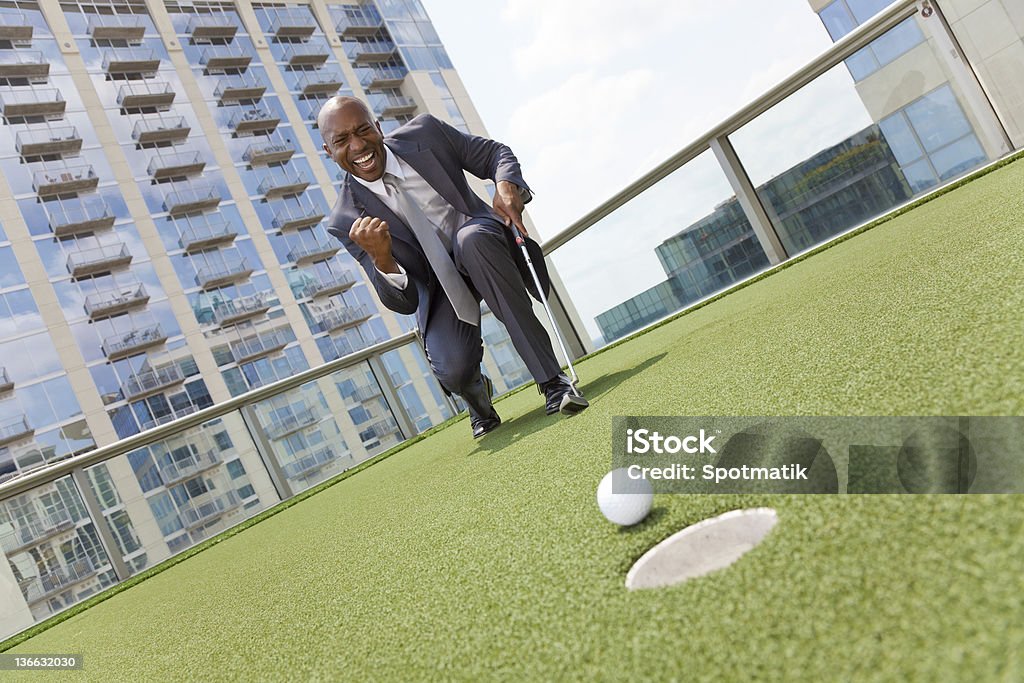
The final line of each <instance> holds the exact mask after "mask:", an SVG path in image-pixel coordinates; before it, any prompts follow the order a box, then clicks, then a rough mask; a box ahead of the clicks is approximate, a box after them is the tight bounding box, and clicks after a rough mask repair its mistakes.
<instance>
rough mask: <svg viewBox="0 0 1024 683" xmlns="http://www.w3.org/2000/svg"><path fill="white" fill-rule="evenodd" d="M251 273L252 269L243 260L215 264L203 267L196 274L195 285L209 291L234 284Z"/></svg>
mask: <svg viewBox="0 0 1024 683" xmlns="http://www.w3.org/2000/svg"><path fill="white" fill-rule="evenodd" d="M251 273H252V267H250V266H249V262H248V261H247V260H246V259H245V258H240V259H238V260H237V261H231V262H228V263H217V264H213V265H208V266H204V267H203V268H200V269H199V271H198V272H197V273H196V284H197V285H199V286H200V287H202V288H203V289H210V288H212V287H218V286H221V285H225V284H227V283H229V282H235V281H237V280H241V279H243V278H246V277H248V276H249V275H250V274H251Z"/></svg>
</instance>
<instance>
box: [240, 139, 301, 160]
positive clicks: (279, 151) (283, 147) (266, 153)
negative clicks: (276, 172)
mask: <svg viewBox="0 0 1024 683" xmlns="http://www.w3.org/2000/svg"><path fill="white" fill-rule="evenodd" d="M294 154H295V148H294V147H292V146H291V145H289V144H286V143H283V142H272V141H270V140H267V141H265V142H254V143H253V144H251V145H249V146H248V147H247V148H246V150H245V154H243V155H242V158H243V159H244V160H245V161H247V162H249V165H250V166H260V165H264V164H276V163H280V162H282V161H288V160H289V159H291V158H292V155H294Z"/></svg>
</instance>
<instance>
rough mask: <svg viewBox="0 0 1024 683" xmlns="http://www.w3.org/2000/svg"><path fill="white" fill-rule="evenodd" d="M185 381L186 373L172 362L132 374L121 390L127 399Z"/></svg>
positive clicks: (152, 392) (146, 394)
mask: <svg viewBox="0 0 1024 683" xmlns="http://www.w3.org/2000/svg"><path fill="white" fill-rule="evenodd" d="M184 381H185V374H184V373H183V372H182V371H181V369H180V368H178V366H177V365H173V364H172V365H166V366H164V367H162V368H152V369H149V370H143V371H142V372H139V373H136V374H134V375H131V376H130V377H129V378H128V379H127V380H125V383H124V384H123V385H121V391H122V392H123V393H124V397H125V398H126V399H129V400H132V399H137V398H142V397H143V396H148V395H149V394H154V393H156V392H158V391H163V390H164V389H167V388H169V387H173V386H175V385H176V384H181V383H182V382H184Z"/></svg>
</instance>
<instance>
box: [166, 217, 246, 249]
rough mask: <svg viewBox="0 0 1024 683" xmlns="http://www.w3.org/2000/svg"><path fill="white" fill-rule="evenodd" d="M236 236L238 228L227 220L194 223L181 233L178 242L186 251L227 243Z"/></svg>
mask: <svg viewBox="0 0 1024 683" xmlns="http://www.w3.org/2000/svg"><path fill="white" fill-rule="evenodd" d="M236 237H238V229H237V228H236V227H235V226H234V225H233V224H232V223H230V222H229V221H224V220H222V221H215V222H206V223H195V224H193V225H190V226H189V227H188V229H187V230H185V232H183V233H182V234H181V238H180V239H179V240H178V243H179V244H180V245H181V248H182V249H184V250H185V251H186V252H192V251H198V250H200V249H205V248H207V247H212V246H214V245H217V244H228V243H230V242H233V241H234V240H235V238H236Z"/></svg>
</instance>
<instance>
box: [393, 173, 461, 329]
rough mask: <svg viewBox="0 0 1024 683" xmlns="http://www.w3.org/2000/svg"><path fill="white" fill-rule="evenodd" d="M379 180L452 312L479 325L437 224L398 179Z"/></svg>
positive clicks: (394, 177)
mask: <svg viewBox="0 0 1024 683" xmlns="http://www.w3.org/2000/svg"><path fill="white" fill-rule="evenodd" d="M383 180H384V186H385V187H386V188H387V190H388V196H389V197H391V198H392V199H394V200H395V204H397V206H398V213H399V216H400V217H401V218H403V219H405V224H406V225H408V226H409V229H410V230H412V234H413V235H415V236H416V239H417V240H418V241H419V243H420V247H421V248H422V249H423V253H424V255H426V257H427V262H428V263H429V264H430V267H431V268H433V269H434V274H435V275H437V279H438V281H439V282H440V283H441V288H442V289H443V290H444V293H445V296H447V297H448V301H450V302H451V304H452V308H454V309H455V315H457V316H458V318H459V320H461V321H463V322H466V323H469V324H470V325H477V326H479V325H480V304H479V303H477V301H476V299H474V298H473V295H472V294H471V293H470V291H469V287H467V286H466V281H465V280H463V279H462V275H461V274H460V273H459V271H458V269H457V268H456V267H455V262H454V261H452V257H451V254H450V253H448V249H447V248H446V247H445V244H444V242H442V241H441V237H440V235H438V230H437V226H436V225H434V223H433V222H432V221H431V220H430V219H429V218H428V217H427V214H425V213H423V209H421V208H420V207H419V205H418V204H417V203H416V202H415V201H413V200H412V199H411V198H410V197H409V196H408V195H407V194H406V193H405V192H403V191H402V181H401V180H400V179H399V178H397V177H396V176H394V175H392V174H390V173H385V174H384V178H383Z"/></svg>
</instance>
